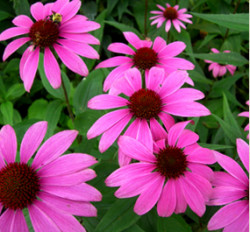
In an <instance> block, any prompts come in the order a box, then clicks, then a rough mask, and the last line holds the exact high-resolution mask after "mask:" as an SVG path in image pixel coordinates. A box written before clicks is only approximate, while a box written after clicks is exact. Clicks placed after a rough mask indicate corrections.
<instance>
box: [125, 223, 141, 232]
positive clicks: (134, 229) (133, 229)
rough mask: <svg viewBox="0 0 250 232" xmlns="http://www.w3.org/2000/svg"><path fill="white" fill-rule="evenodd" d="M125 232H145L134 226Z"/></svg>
mask: <svg viewBox="0 0 250 232" xmlns="http://www.w3.org/2000/svg"><path fill="white" fill-rule="evenodd" d="M123 232H145V231H144V230H143V229H142V228H141V227H140V226H138V225H136V224H135V225H133V226H131V227H129V228H128V229H126V230H124V231H123Z"/></svg>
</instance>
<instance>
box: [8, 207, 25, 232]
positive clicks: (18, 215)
mask: <svg viewBox="0 0 250 232" xmlns="http://www.w3.org/2000/svg"><path fill="white" fill-rule="evenodd" d="M20 230H21V231H22V232H29V229H28V226H27V223H26V221H25V217H24V215H23V212H22V210H20V209H17V210H16V211H15V216H14V219H13V223H12V228H11V229H10V231H11V232H15V231H20Z"/></svg>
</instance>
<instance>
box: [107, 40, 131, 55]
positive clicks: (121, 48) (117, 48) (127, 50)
mask: <svg viewBox="0 0 250 232" xmlns="http://www.w3.org/2000/svg"><path fill="white" fill-rule="evenodd" d="M108 50H109V51H111V52H115V53H121V54H125V55H132V56H133V55H134V54H135V51H134V50H133V49H132V48H131V47H129V46H128V45H127V44H124V43H112V44H110V45H109V46H108Z"/></svg>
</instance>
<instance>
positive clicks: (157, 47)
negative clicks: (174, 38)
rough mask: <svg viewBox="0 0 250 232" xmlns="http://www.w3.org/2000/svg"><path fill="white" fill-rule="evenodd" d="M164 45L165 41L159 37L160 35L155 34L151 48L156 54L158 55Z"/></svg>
mask: <svg viewBox="0 0 250 232" xmlns="http://www.w3.org/2000/svg"><path fill="white" fill-rule="evenodd" d="M165 46H166V41H165V40H164V39H163V38H161V37H160V36H157V37H156V38H155V40H154V44H153V47H152V49H153V50H154V51H155V52H156V53H158V56H159V55H160V51H161V50H163V49H164V48H165Z"/></svg>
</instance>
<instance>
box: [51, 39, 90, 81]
mask: <svg viewBox="0 0 250 232" xmlns="http://www.w3.org/2000/svg"><path fill="white" fill-rule="evenodd" d="M53 47H54V48H55V50H56V52H57V54H58V56H59V57H60V59H61V60H62V62H63V63H64V64H65V65H66V66H67V67H68V68H69V69H70V70H72V71H73V72H75V73H77V74H79V75H82V76H87V75H88V73H89V71H88V68H87V66H86V64H85V63H84V62H83V60H82V59H81V58H80V57H79V56H78V55H76V54H75V53H74V52H71V51H70V50H68V49H66V48H64V47H63V46H61V45H58V44H54V45H53Z"/></svg>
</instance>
